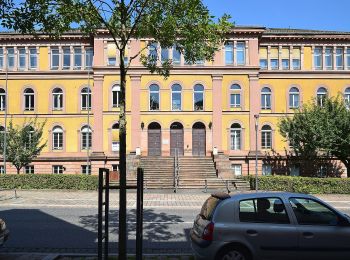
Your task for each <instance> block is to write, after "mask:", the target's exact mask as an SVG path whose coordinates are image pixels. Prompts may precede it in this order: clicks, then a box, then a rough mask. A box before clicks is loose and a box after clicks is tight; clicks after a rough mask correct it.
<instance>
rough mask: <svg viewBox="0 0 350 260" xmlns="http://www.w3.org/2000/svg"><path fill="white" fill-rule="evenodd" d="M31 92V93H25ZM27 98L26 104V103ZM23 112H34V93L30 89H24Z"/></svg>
mask: <svg viewBox="0 0 350 260" xmlns="http://www.w3.org/2000/svg"><path fill="white" fill-rule="evenodd" d="M29 90H31V91H33V92H32V93H26V91H29ZM27 98H28V103H27ZM24 110H25V111H34V110H35V91H34V90H33V89H32V88H26V89H25V90H24Z"/></svg>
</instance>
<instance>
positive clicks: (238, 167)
mask: <svg viewBox="0 0 350 260" xmlns="http://www.w3.org/2000/svg"><path fill="white" fill-rule="evenodd" d="M231 169H232V171H233V174H234V175H235V176H242V164H231Z"/></svg>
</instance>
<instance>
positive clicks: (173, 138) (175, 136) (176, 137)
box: [170, 122, 184, 156]
mask: <svg viewBox="0 0 350 260" xmlns="http://www.w3.org/2000/svg"><path fill="white" fill-rule="evenodd" d="M176 150H177V152H178V155H184V129H183V126H182V124H181V123H178V122H176V123H173V124H171V126H170V155H171V156H174V155H175V151H176Z"/></svg>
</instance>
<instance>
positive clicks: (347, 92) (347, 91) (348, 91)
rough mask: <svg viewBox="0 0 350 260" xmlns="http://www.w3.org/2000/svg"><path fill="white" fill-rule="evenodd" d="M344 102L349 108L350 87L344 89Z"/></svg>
mask: <svg viewBox="0 0 350 260" xmlns="http://www.w3.org/2000/svg"><path fill="white" fill-rule="evenodd" d="M344 101H345V104H346V106H347V107H348V108H349V106H350V87H349V88H346V89H345V92H344Z"/></svg>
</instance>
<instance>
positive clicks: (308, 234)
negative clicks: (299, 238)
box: [303, 232, 314, 238]
mask: <svg viewBox="0 0 350 260" xmlns="http://www.w3.org/2000/svg"><path fill="white" fill-rule="evenodd" d="M303 237H305V238H313V237H314V233H312V232H303Z"/></svg>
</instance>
